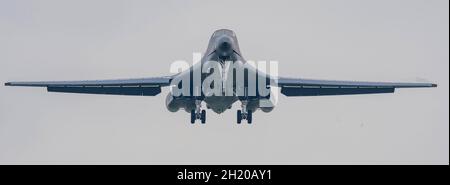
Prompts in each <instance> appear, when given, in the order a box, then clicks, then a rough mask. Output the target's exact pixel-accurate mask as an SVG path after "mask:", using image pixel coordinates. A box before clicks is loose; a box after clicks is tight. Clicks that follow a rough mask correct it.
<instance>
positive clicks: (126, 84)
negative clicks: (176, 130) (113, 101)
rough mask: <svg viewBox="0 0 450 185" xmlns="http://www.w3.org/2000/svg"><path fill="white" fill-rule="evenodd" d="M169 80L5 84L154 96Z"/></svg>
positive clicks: (86, 92)
mask: <svg viewBox="0 0 450 185" xmlns="http://www.w3.org/2000/svg"><path fill="white" fill-rule="evenodd" d="M171 80H172V76H164V77H154V78H135V79H116V80H84V81H40V82H7V83H5V85H6V86H26V87H46V88H47V91H48V92H63V93H84V94H109V95H134V96H155V95H157V94H159V93H160V92H161V87H163V86H168V85H170V81H171Z"/></svg>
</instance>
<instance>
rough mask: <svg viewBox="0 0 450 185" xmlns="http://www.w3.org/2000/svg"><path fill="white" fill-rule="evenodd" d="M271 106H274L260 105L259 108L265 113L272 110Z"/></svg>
mask: <svg viewBox="0 0 450 185" xmlns="http://www.w3.org/2000/svg"><path fill="white" fill-rule="evenodd" d="M273 108H274V107H260V109H261V110H262V111H263V112H265V113H267V112H270V111H272V110H273Z"/></svg>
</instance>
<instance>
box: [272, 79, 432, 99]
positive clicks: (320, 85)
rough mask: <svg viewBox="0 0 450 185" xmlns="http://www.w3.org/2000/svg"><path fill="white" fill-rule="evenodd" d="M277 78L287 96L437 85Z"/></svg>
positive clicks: (389, 90)
mask: <svg viewBox="0 0 450 185" xmlns="http://www.w3.org/2000/svg"><path fill="white" fill-rule="evenodd" d="M276 80H277V84H278V86H279V87H281V93H282V94H284V95H286V96H325V95H351V94H376V93H393V92H394V90H395V89H396V88H426V87H437V85H436V84H433V83H395V82H361V81H337V80H315V79H303V78H283V77H279V78H277V79H276Z"/></svg>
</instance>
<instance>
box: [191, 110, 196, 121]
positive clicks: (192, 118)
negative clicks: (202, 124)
mask: <svg viewBox="0 0 450 185" xmlns="http://www.w3.org/2000/svg"><path fill="white" fill-rule="evenodd" d="M195 120H196V115H195V110H191V123H192V124H194V123H195Z"/></svg>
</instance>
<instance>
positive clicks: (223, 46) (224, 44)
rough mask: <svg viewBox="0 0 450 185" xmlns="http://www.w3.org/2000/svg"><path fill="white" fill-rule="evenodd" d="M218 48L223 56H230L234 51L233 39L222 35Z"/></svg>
mask: <svg viewBox="0 0 450 185" xmlns="http://www.w3.org/2000/svg"><path fill="white" fill-rule="evenodd" d="M216 50H217V52H218V54H219V56H220V57H221V58H227V57H229V56H230V55H231V54H232V53H233V44H232V43H231V39H230V38H228V37H222V38H221V39H220V40H219V42H218V43H217V48H216Z"/></svg>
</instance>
